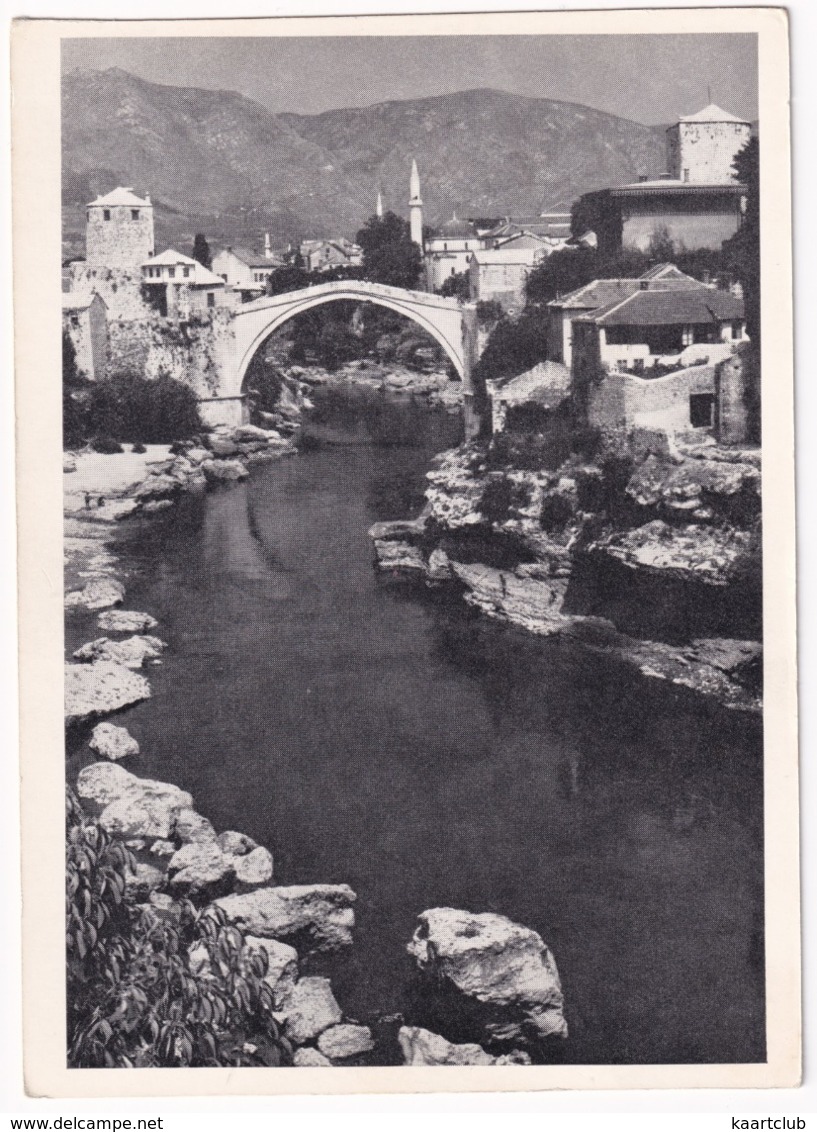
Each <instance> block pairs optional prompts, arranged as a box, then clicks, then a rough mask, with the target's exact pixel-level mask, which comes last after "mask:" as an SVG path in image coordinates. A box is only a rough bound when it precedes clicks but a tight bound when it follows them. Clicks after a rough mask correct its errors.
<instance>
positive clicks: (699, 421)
mask: <svg viewBox="0 0 817 1132" xmlns="http://www.w3.org/2000/svg"><path fill="white" fill-rule="evenodd" d="M714 413H715V397H714V395H713V394H712V393H690V395H689V423H690V424H691V425H692V427H693V428H711V427H712V422H713V417H714Z"/></svg>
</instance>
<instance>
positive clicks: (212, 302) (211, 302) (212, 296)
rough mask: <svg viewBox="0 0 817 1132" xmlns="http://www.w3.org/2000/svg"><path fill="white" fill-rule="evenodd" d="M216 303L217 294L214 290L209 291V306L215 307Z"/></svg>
mask: <svg viewBox="0 0 817 1132" xmlns="http://www.w3.org/2000/svg"><path fill="white" fill-rule="evenodd" d="M215 305H216V296H215V294H214V292H213V291H208V292H207V306H208V307H214V306H215Z"/></svg>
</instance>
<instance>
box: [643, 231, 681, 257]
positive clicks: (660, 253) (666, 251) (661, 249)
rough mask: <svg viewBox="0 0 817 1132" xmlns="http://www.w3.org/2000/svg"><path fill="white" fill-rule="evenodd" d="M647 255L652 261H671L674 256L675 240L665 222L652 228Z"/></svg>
mask: <svg viewBox="0 0 817 1132" xmlns="http://www.w3.org/2000/svg"><path fill="white" fill-rule="evenodd" d="M647 255H648V256H649V258H650V260H651V261H652V262H653V263H672V262H673V260H674V258H675V241H674V240H673V238H672V236H671V235H670V230H669V228H668V227H667V226H666V224H661V225H659V226H658V227H657V228H654V229H653V232H652V235H651V236H650V244H649V247H648V248H647Z"/></svg>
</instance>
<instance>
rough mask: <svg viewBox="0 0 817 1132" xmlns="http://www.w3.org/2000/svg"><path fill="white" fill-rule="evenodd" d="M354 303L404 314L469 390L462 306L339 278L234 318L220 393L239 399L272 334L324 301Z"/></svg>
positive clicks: (250, 306) (248, 307) (254, 305)
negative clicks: (254, 362)
mask: <svg viewBox="0 0 817 1132" xmlns="http://www.w3.org/2000/svg"><path fill="white" fill-rule="evenodd" d="M341 300H352V301H353V302H366V303H373V304H374V305H376V306H382V307H386V308H387V309H389V310H393V311H395V312H396V313H397V314H400V315H403V317H404V318H407V319H409V320H410V321H411V322H414V323H415V324H416V325H417V326H419V327H421V328H422V329H423V330H425V331H426V332H427V333H428V334H429V335H430V336H431V337H432V338H433V339H434V341H435V342H437V343H438V344H439V346H440V347H441V348H442V349H443V350H444V352H445V354H446V355H447V357H448V358H449V359H450V361H451V363H452V365H453V366H454V368H455V370H456V371H457V373H458V374H459V376H460V379H461V380H462V381H463V383H464V384H465V386H466V389H467V391H470V364H469V353H468V349H467V343H466V334H465V325H464V319H463V308H462V307H461V305H460V304H459V303H458V302H457V301H456V300H455V299H445V298H442V297H441V296H439V295H430V294H427V293H425V292H422V291H406V290H403V289H402V288H399V287H387V286H384V285H382V284H377V283H369V282H366V281H365V280H339V281H336V282H333V283H323V284H319V285H318V286H314V287H306V288H303V289H302V290H299V291H290V292H288V293H286V294H284V295H271V296H268V297H265V298H261V299H256V300H255V301H254V302H251V303H246V304H244V305H243V306H241V307H239V308H238V309H237V310H236V311H235V313H234V316H233V320H232V324H233V327H232V329H233V333H232V341H231V343H230V346H231V349H230V350H229V354H230V356H229V357H228V358H226V359H225V362H224V363H223V364H222V367H221V368H222V381H221V394H222V396H223V397H227V398H234V397H240V396H241V395H242V393H243V388H244V382H245V379H246V375H247V370H248V369H249V365H250V362H251V361H252V359H253V357H254V356H255V354H256V353H257V351H258V349H259V348H260V347H261V345H262V344H263V343H264V342H265V341H266V339H267V338H269V337H270V335H272V334H274V333H275V331H276V330H278V329H280V328H281V327H282V326H283V325H284V324H285V323H287V322H289V321H290V320H291V319H292V318H295V316H296V315H299V314H303V313H304V312H305V311H308V310H310V309H312V308H313V307H318V306H322V305H324V304H325V303H331V302H340V301H341Z"/></svg>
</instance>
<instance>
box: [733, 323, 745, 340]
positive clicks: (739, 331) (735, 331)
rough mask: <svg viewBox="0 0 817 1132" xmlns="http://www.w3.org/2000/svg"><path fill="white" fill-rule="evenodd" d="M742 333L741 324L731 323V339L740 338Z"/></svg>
mask: <svg viewBox="0 0 817 1132" xmlns="http://www.w3.org/2000/svg"><path fill="white" fill-rule="evenodd" d="M742 333H743V323H742V322H733V323H732V337H733V338H740V337H741V335H742Z"/></svg>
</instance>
